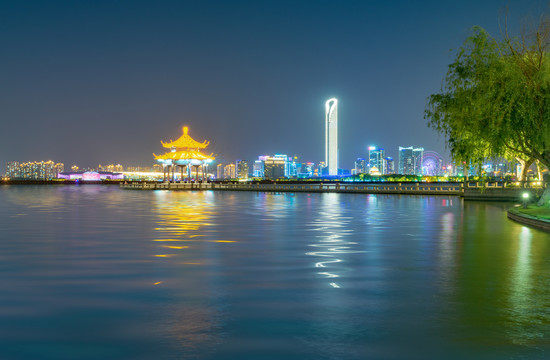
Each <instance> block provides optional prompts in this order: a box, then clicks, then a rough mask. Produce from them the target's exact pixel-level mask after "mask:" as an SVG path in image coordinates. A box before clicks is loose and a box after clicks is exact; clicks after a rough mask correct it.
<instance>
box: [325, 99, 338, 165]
mask: <svg viewBox="0 0 550 360" xmlns="http://www.w3.org/2000/svg"><path fill="white" fill-rule="evenodd" d="M325 108H326V113H325V161H326V164H327V167H328V174H329V175H338V100H336V99H334V98H333V99H330V100H328V101H327V102H326V104H325Z"/></svg>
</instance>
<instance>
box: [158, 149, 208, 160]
mask: <svg viewBox="0 0 550 360" xmlns="http://www.w3.org/2000/svg"><path fill="white" fill-rule="evenodd" d="M153 155H154V156H155V159H156V160H168V159H171V160H208V159H210V160H214V156H213V154H210V155H206V154H203V153H202V152H200V151H199V150H191V151H186V150H180V151H171V152H167V153H165V154H162V155H156V154H153Z"/></svg>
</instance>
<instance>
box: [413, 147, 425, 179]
mask: <svg viewBox="0 0 550 360" xmlns="http://www.w3.org/2000/svg"><path fill="white" fill-rule="evenodd" d="M412 156H413V164H414V175H420V176H422V175H424V174H423V173H422V169H423V168H424V148H415V149H413V151H412Z"/></svg>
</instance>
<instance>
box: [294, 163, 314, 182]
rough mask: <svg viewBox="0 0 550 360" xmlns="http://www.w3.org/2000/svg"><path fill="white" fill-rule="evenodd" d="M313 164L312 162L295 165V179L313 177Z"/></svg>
mask: <svg viewBox="0 0 550 360" xmlns="http://www.w3.org/2000/svg"><path fill="white" fill-rule="evenodd" d="M314 168H315V164H314V163H312V162H308V163H299V164H297V165H296V177H298V178H310V177H313V172H314Z"/></svg>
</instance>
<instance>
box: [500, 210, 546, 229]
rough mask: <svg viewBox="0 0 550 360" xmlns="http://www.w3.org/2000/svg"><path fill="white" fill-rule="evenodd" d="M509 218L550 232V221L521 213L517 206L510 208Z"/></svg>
mask: <svg viewBox="0 0 550 360" xmlns="http://www.w3.org/2000/svg"><path fill="white" fill-rule="evenodd" d="M508 218H509V219H512V220H514V221H517V222H519V223H521V224H523V225H528V226H532V227H534V228H537V229H540V230H544V231H548V232H550V221H548V220H545V219H541V218H538V217H536V216H530V215H527V214H523V213H521V212H520V211H519V210H518V209H516V208H511V209H510V210H508Z"/></svg>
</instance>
